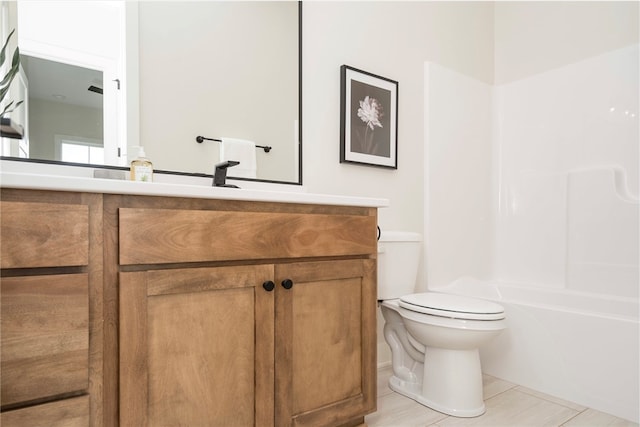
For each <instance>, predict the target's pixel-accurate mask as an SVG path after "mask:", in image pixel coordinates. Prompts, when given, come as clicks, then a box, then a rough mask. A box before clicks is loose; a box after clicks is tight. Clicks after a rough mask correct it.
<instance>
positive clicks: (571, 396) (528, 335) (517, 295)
mask: <svg viewBox="0 0 640 427" xmlns="http://www.w3.org/2000/svg"><path fill="white" fill-rule="evenodd" d="M433 290H435V291H443V292H449V293H455V294H461V295H467V296H473V297H477V298H484V299H490V300H493V301H496V302H498V303H500V304H501V305H503V306H504V308H505V311H506V316H507V325H508V329H507V330H506V331H504V332H503V333H502V334H501V335H500V336H499V337H497V338H496V339H495V340H493V341H492V342H490V343H489V344H488V345H486V346H485V347H483V348H482V349H481V359H482V368H483V371H484V372H485V373H487V374H489V375H493V376H495V377H498V378H501V379H504V380H507V381H510V382H513V383H516V384H519V385H522V386H525V387H528V388H531V389H534V390H538V391H541V392H543V393H547V394H550V395H553V396H557V397H560V398H562V399H566V400H569V401H572V402H575V403H578V404H580V405H584V406H586V407H590V408H593V409H596V410H599V411H602V412H606V413H609V414H613V415H616V416H618V417H621V418H624V419H627V420H631V421H633V422H636V423H637V422H639V409H638V406H639V402H640V393H639V381H640V379H639V378H640V373H639V365H640V354H639V353H640V351H639V340H640V322H639V304H638V303H639V301H638V299H637V298H626V297H613V296H607V295H600V294H594V293H585V292H576V291H571V290H567V289H549V288H544V287H533V286H519V285H513V284H505V283H490V282H482V281H478V280H475V279H469V278H463V279H458V280H457V281H455V282H454V283H453V284H451V285H450V286H447V287H446V288H439V289H433Z"/></svg>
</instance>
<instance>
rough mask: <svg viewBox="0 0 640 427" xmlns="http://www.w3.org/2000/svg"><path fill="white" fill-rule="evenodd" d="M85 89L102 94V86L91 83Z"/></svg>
mask: <svg viewBox="0 0 640 427" xmlns="http://www.w3.org/2000/svg"><path fill="white" fill-rule="evenodd" d="M87 90H88V91H89V92H95V93H99V94H100V95H102V88H101V87H98V86H94V85H91V86H89V88H88V89H87Z"/></svg>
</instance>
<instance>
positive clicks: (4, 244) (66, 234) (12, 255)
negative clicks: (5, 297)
mask: <svg viewBox="0 0 640 427" xmlns="http://www.w3.org/2000/svg"><path fill="white" fill-rule="evenodd" d="M0 209H1V211H2V218H1V221H0V227H1V228H0V236H1V241H0V250H1V254H0V266H1V267H2V268H29V267H58V266H79V265H86V264H87V262H88V253H89V237H88V236H89V207H88V206H85V205H71V204H57V203H23V202H0ZM34 248H35V250H34Z"/></svg>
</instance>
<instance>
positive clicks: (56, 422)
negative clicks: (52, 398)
mask: <svg viewBox="0 0 640 427" xmlns="http://www.w3.org/2000/svg"><path fill="white" fill-rule="evenodd" d="M0 420H1V421H2V422H0V424H1V425H2V426H3V427H24V426H29V427H57V426H60V427H62V426H64V427H76V426H77V427H86V426H88V425H89V396H80V397H75V398H73V399H64V400H59V401H57V402H51V403H45V404H42V405H37V406H32V407H30V408H23V409H16V410H13V411H7V412H3V413H2V415H1V417H0Z"/></svg>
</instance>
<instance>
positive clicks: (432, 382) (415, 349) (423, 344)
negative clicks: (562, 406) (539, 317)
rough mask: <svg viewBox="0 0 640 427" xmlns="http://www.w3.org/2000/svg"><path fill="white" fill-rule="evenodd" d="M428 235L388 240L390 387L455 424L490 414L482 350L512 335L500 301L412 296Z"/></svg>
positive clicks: (384, 275)
mask: <svg viewBox="0 0 640 427" xmlns="http://www.w3.org/2000/svg"><path fill="white" fill-rule="evenodd" d="M420 240H421V236H420V235H419V234H415V233H398V232H386V233H382V234H381V236H380V241H379V251H378V252H379V253H378V299H379V300H380V301H381V305H380V308H381V311H382V315H383V316H384V320H385V325H384V337H385V341H386V342H387V344H388V345H389V347H390V348H391V359H392V369H393V374H392V376H391V378H390V380H389V387H390V388H391V389H392V390H394V391H396V392H398V393H400V394H403V395H405V396H407V397H410V398H411V399H414V400H415V401H417V402H419V403H421V404H423V405H425V406H427V407H429V408H432V409H435V410H436V411H439V412H443V413H445V414H448V415H452V416H456V417H475V416H478V415H481V414H483V413H484V412H485V405H484V401H483V394H482V369H481V366H480V356H479V351H478V349H479V347H480V346H482V345H483V344H485V343H486V342H488V341H490V340H491V339H492V338H493V337H495V336H496V335H498V334H499V333H500V332H501V331H502V330H503V329H505V327H506V324H505V315H504V309H503V308H502V307H501V306H500V305H498V304H496V303H493V302H490V301H485V300H481V299H475V298H465V297H462V296H458V295H449V294H444V293H438V292H423V293H413V291H414V287H415V280H416V276H417V269H418V264H419V262H418V261H419V253H420Z"/></svg>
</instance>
